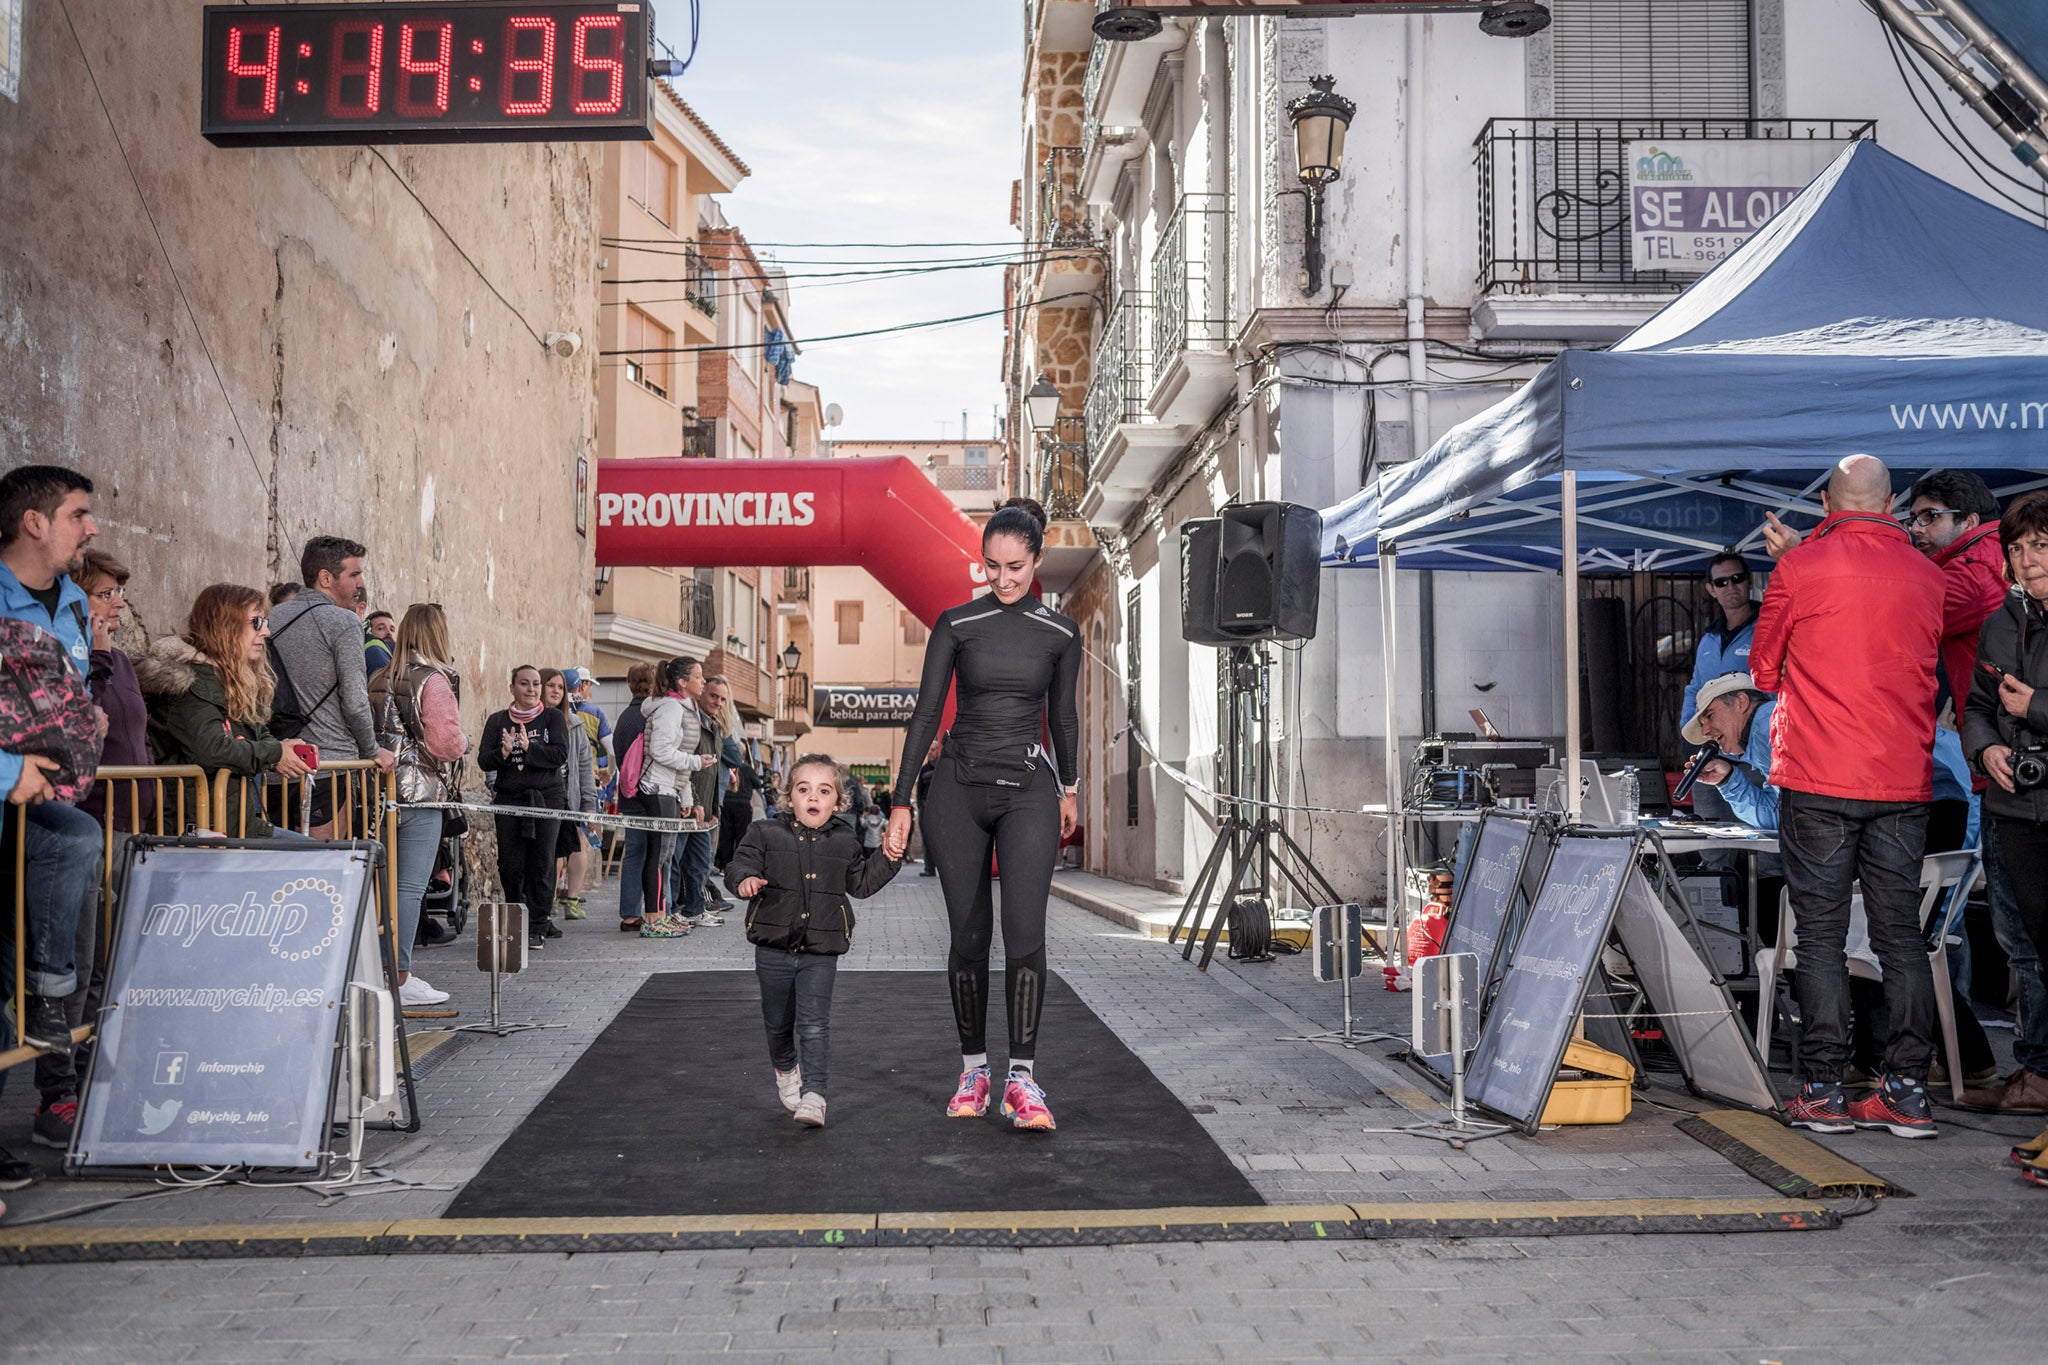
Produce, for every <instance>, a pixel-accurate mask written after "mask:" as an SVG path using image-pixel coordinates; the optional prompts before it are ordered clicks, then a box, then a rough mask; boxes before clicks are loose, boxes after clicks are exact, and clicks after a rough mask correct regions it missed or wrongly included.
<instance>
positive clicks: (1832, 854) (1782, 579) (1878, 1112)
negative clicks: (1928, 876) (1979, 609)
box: [1749, 455, 1943, 1137]
mask: <svg viewBox="0 0 2048 1365" xmlns="http://www.w3.org/2000/svg"><path fill="white" fill-rule="evenodd" d="M1891 502H1892V480H1891V471H1890V470H1888V469H1886V468H1885V467H1884V464H1883V462H1882V461H1880V460H1878V459H1876V458H1875V457H1873V456H1869V455H1851V456H1850V457H1849V458H1848V459H1846V460H1843V461H1842V462H1841V463H1840V464H1839V465H1837V466H1835V471H1834V474H1833V475H1832V476H1831V477H1830V478H1829V480H1828V487H1827V492H1826V493H1824V494H1822V496H1821V508H1822V510H1823V511H1825V512H1826V513H1827V516H1826V517H1825V518H1824V519H1823V520H1822V521H1821V524H1820V525H1819V526H1817V527H1815V528H1814V529H1813V530H1812V531H1810V532H1808V533H1807V535H1806V536H1805V537H1804V538H1803V543H1799V544H1797V545H1795V546H1794V547H1793V548H1790V549H1781V546H1782V545H1783V544H1784V542H1785V541H1786V540H1788V539H1789V537H1784V536H1767V537H1766V543H1767V544H1769V545H1770V546H1771V549H1772V552H1773V553H1774V554H1782V555H1783V558H1781V559H1780V560H1779V561H1778V568H1777V571H1776V572H1775V573H1773V574H1772V575H1771V584H1770V588H1769V589H1768V590H1767V591H1766V592H1765V593H1764V602H1763V608H1762V611H1761V613H1760V614H1759V616H1758V619H1757V627H1756V642H1755V644H1754V645H1753V646H1752V647H1751V649H1750V655H1749V667H1750V672H1751V674H1752V675H1753V676H1754V677H1755V679H1756V684H1757V686H1758V687H1760V688H1762V689H1763V690H1765V691H1767V692H1772V693H1775V694H1776V695H1777V698H1778V710H1777V715H1776V716H1775V717H1774V718H1773V720H1772V723H1771V780H1772V781H1773V782H1774V783H1776V784H1777V785H1778V787H1779V788H1780V793H1781V794H1780V797H1779V803H1778V811H1779V822H1778V839H1779V851H1780V853H1781V854H1782V855H1783V857H1784V860H1785V884H1786V889H1787V890H1788V891H1789V892H1790V894H1791V898H1792V907H1793V913H1794V914H1795V915H1796V916H1797V919H1798V925H1799V971H1798V973H1797V976H1796V979H1795V986H1794V989H1795V991H1796V993H1797V996H1798V1000H1799V1013H1800V1017H1801V1020H1802V1023H1803V1032H1802V1034H1801V1039H1800V1049H1799V1051H1800V1056H1799V1070H1800V1072H1801V1076H1802V1082H1803V1083H1802V1084H1801V1085H1800V1087H1799V1094H1798V1096H1797V1097H1796V1098H1795V1099H1793V1100H1792V1102H1791V1103H1790V1105H1788V1106H1787V1108H1788V1112H1789V1114H1790V1117H1791V1120H1792V1122H1793V1123H1794V1124H1795V1125H1797V1126H1799V1127H1803V1128H1810V1129H1812V1130H1814V1131H1815V1132H1821V1133H1846V1132H1849V1131H1850V1130H1851V1129H1852V1128H1883V1129H1886V1130H1888V1131H1890V1132H1891V1133H1893V1134H1895V1135H1897V1136H1899V1137H1933V1136H1934V1133H1935V1128H1934V1118H1933V1113H1932V1110H1931V1109H1930V1107H1929V1105H1928V1102H1927V1070H1928V1067H1929V1065H1930V1064H1931V1063H1932V1061H1933V1059H1934V1045H1933V1033H1934V978H1933V976H1932V974H1931V973H1930V972H1929V971H1928V967H1927V949H1926V946H1925V944H1924V943H1923V942H1922V941H1921V937H1920V859H1921V854H1922V851H1923V849H1924V847H1925V845H1926V842H1927V815H1928V805H1929V803H1930V802H1931V801H1932V799H1933V796H1934V784H1933V773H1934V758H1933V748H1934V708H1935V693H1936V690H1937V686H1938V684H1937V681H1936V660H1937V659H1938V658H1939V657H1940V653H1941V639H1942V594H1943V584H1942V573H1941V570H1940V569H1937V568H1936V567H1935V566H1934V565H1933V564H1931V563H1929V562H1928V560H1927V557H1926V556H1925V555H1923V554H1921V553H1920V552H1919V551H1918V550H1916V549H1914V548H1913V542H1912V541H1911V539H1909V538H1908V536H1907V534H1906V532H1905V531H1904V530H1903V529H1902V528H1901V527H1900V526H1899V524H1898V522H1896V521H1894V520H1893V519H1892V516H1891ZM1771 521H1772V524H1773V526H1774V527H1775V523H1776V518H1775V517H1774V518H1772V519H1771ZM1858 881H1861V882H1862V886H1863V908H1864V916H1865V919H1866V920H1867V922H1868V924H1869V929H1870V942H1871V946H1872V947H1874V948H1875V949H1876V950H1877V960H1878V964H1879V966H1880V967H1881V968H1882V969H1883V971H1884V1001H1885V1014H1886V1016H1887V1018H1888V1020H1889V1023H1890V1036H1889V1037H1888V1038H1887V1039H1886V1040H1885V1052H1884V1062H1883V1076H1882V1078H1881V1080H1880V1082H1879V1085H1878V1088H1877V1089H1876V1090H1875V1091H1874V1092H1872V1094H1871V1096H1870V1098H1868V1099H1862V1100H1858V1101H1856V1102H1855V1104H1853V1105H1852V1104H1849V1103H1848V1102H1847V1101H1846V1100H1845V1098H1844V1096H1843V1094H1842V1071H1843V1068H1844V1067H1845V1066H1846V1065H1847V1064H1848V1061H1849V1052H1850V1049H1849V970H1848V963H1847V960H1846V959H1845V957H1844V955H1843V950H1844V948H1845V947H1846V945H1847V941H1848V933H1849V898H1850V892H1851V888H1852V886H1853V885H1854V883H1856V882H1858ZM1766 1007H1767V1008H1768V1002H1766Z"/></svg>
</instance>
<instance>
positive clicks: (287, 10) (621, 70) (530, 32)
mask: <svg viewBox="0 0 2048 1365" xmlns="http://www.w3.org/2000/svg"><path fill="white" fill-rule="evenodd" d="M205 16H206V17H205V23H206V40H205V61H206V68H205V74H204V79H203V80H202V82H201V88H202V98H203V107H202V110H201V113H200V122H199V131H200V133H201V134H202V135H203V136H205V137H206V138H207V139H208V140H209V141H211V142H213V143H215V144H217V145H219V146H243V147H246V146H293V145H307V144H337V143H368V142H470V141H476V142H493V141H495V142H510V141H520V142H526V141H565V142H584V141H594V140H599V139H612V138H645V137H648V136H651V132H650V130H649V128H648V126H647V125H648V105H647V93H648V91H647V87H648V80H649V77H648V74H647V54H648V44H649V40H650V38H651V36H652V34H653V31H654V13H653V10H652V8H651V7H650V6H648V5H646V4H643V3H619V2H618V0H614V3H611V4H567V3H555V2H554V0H538V3H524V4H522V3H510V2H509V0H507V2H505V3H500V2H499V0H475V2H473V3H468V4H438V5H435V4H424V5H418V4H332V5H274V4H273V5H210V6H208V7H207V8H206V11H205Z"/></svg>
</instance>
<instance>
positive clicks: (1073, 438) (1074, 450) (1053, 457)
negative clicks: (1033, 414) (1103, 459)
mask: <svg viewBox="0 0 2048 1365" xmlns="http://www.w3.org/2000/svg"><path fill="white" fill-rule="evenodd" d="M1037 470H1038V480H1037V482H1038V501H1039V503H1040V504H1041V505H1042V506H1044V508H1045V514H1046V515H1047V516H1048V517H1050V518H1052V519H1053V520H1054V521H1066V520H1072V519H1074V518H1076V517H1079V516H1080V515H1081V495H1082V494H1083V493H1085V492H1087V491H1088V425H1087V422H1086V420H1085V419H1083V418H1080V417H1062V418H1060V419H1059V420H1058V421H1057V422H1055V423H1054V424H1053V429H1052V435H1051V436H1048V437H1043V438H1041V439H1040V440H1039V442H1038V465H1037Z"/></svg>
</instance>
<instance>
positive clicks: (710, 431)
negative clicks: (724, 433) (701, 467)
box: [683, 417, 718, 460]
mask: <svg viewBox="0 0 2048 1365" xmlns="http://www.w3.org/2000/svg"><path fill="white" fill-rule="evenodd" d="M716 454H718V423H717V422H716V421H714V420H713V419H711V418H709V417H700V418H698V419H697V420H696V421H694V422H685V423H683V458H684V459H686V460H708V459H710V458H712V457H713V456H714V455H716Z"/></svg>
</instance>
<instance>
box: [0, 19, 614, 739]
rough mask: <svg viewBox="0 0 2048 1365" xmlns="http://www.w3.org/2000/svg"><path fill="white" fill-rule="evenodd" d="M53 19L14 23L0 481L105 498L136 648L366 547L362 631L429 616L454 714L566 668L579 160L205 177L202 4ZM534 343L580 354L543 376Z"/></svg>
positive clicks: (424, 151)
mask: <svg viewBox="0 0 2048 1365" xmlns="http://www.w3.org/2000/svg"><path fill="white" fill-rule="evenodd" d="M69 17H70V20H71V21H72V22H75V24H76V35H77V36H76V39H75V40H74V37H73V29H72V27H71V26H70V24H69V23H67V19H66V15H65V13H64V11H62V10H60V9H59V8H58V6H56V5H55V4H34V5H31V6H29V7H28V25H27V28H28V32H27V53H26V61H25V71H24V75H23V79H22V88H21V100H20V103H19V104H14V103H9V102H7V101H5V100H0V186H4V189H0V464H6V465H12V464H17V463H22V462H27V461H49V462H55V463H60V464H69V465H73V466H76V467H78V468H80V469H82V470H84V471H86V472H87V473H88V474H90V475H91V476H92V477H93V478H94V479H95V480H96V481H97V482H98V483H99V496H98V498H97V500H96V501H97V505H98V509H99V511H100V521H101V527H102V536H101V542H100V543H101V544H102V545H103V546H104V547H105V548H106V549H108V550H110V551H111V552H113V553H114V554H116V555H118V556H119V557H120V558H122V559H124V560H126V561H127V562H128V563H129V564H130V566H131V567H133V568H134V570H135V571H136V576H135V581H134V582H133V583H131V584H130V587H129V597H130V601H131V603H133V605H134V607H135V612H136V615H137V617H138V618H139V620H140V622H141V624H142V626H143V627H144V628H146V630H147V632H148V633H150V634H160V633H162V632H164V631H167V630H175V629H179V628H181V627H182V625H183V621H184V615H185V609H186V607H187V605H188V604H189V603H190V601H191V599H192V597H193V595H194V594H195V593H196V592H197V591H198V590H199V589H200V588H201V587H203V586H205V585H206V584H208V583H211V582H218V581H223V580H230V581H239V582H244V583H249V584H252V585H256V586H264V585H267V584H268V583H270V582H272V581H274V580H276V579H279V578H296V577H298V571H297V560H298V551H299V547H300V546H301V545H303V543H304V542H305V540H306V539H307V538H308V537H310V536H313V535H317V534H322V533H329V534H337V535H346V536H350V537H353V538H354V539H356V540H360V541H362V542H364V543H365V544H366V545H368V546H369V549H370V555H369V581H370V595H371V601H372V603H373V604H374V605H376V606H379V607H386V608H389V609H392V610H393V611H400V610H402V609H403V608H404V606H405V605H406V604H407V603H408V602H413V601H438V602H441V603H443V604H444V605H445V606H446V607H447V608H448V611H449V615H450V618H451V623H452V624H453V626H454V629H455V635H456V640H457V655H458V659H457V662H458V664H459V665H460V666H461V667H462V669H463V672H464V675H465V677H466V678H470V679H473V681H472V683H471V685H470V687H469V688H468V689H467V692H468V697H467V699H468V702H469V707H470V709H471V710H472V711H474V712H477V713H478V714H479V715H480V714H481V712H482V710H483V708H484V707H485V706H486V705H489V706H497V705H501V704H502V698H503V694H504V688H503V686H502V683H503V676H502V675H503V673H504V671H505V669H506V667H507V665H509V664H510V663H512V662H514V661H517V660H524V659H533V660H536V661H538V662H540V663H543V664H553V665H556V666H561V665H564V664H568V663H570V662H573V661H575V660H576V659H577V657H578V653H579V651H581V650H582V649H584V648H586V647H587V646H586V642H587V641H588V640H589V630H590V610H591V597H590V583H591V568H590V563H591V556H590V548H589V542H588V541H587V539H586V538H585V537H584V536H582V535H579V533H578V532H577V529H576V508H575V493H576V482H575V480H576V461H577V457H578V456H579V455H583V456H587V457H589V458H591V459H592V460H593V462H594V460H595V453H594V447H593V445H592V433H593V432H594V431H595V426H596V397H595V395H596V389H595V385H594V383H593V373H594V371H593V366H594V365H595V363H596V360H595V353H596V351H597V346H596V341H597V327H596V317H597V291H596V277H597V269H596V262H597V259H598V256H599V255H600V251H599V248H598V244H597V234H598V224H597V217H596V206H595V202H594V199H595V193H596V189H597V182H598V178H599V164H600V149H598V148H596V147H593V146H589V145H569V144H562V145H478V146H456V147H393V148H387V149H384V150H383V152H382V155H381V156H380V155H379V154H378V153H376V152H373V151H371V150H368V149H365V148H317V149H264V150H222V149H219V148H216V147H214V146H212V145H211V144H209V143H207V142H205V141H204V140H202V139H201V138H200V136H199V133H198V119H199V106H200V96H199V61H200V58H199V46H200V44H199V40H200V12H199V6H198V5H197V4H178V5H165V4H161V3H155V2H153V0H95V3H93V4H90V5H80V4H76V3H74V4H72V5H71V6H70V16H69ZM81 49H82V52H81ZM88 62H89V65H90V71H88ZM95 83H96V85H97V93H96V90H95ZM102 94H103V95H104V97H105V101H106V108H105V109H104V110H103V109H102V107H101V102H100V95H102ZM110 120H111V126H110ZM117 133H118V138H119V142H118V143H117V141H116V134H117ZM123 146H125V148H126V152H127V162H128V164H127V165H124V163H123V157H122V151H121V148H122V147H123ZM387 162H388V164H387ZM130 165H132V167H133V178H132V179H131V176H130V170H129V166H130ZM138 185H139V189H140V193H139V194H138ZM408 186H410V187H411V188H410V190H408ZM415 193H416V194H417V196H418V198H417V200H416V199H415V197H414V194H415ZM145 200H146V201H147V205H148V209H149V211H150V212H151V213H153V215H154V218H155V230H154V231H153V230H152V227H151V223H150V219H149V216H148V215H146V214H145V211H144V201H145ZM429 210H431V214H432V216H430V214H429ZM435 218H438V219H439V222H440V224H442V225H444V226H445V231H444V230H443V226H436V223H435V221H434V219H435ZM159 233H160V234H161V240H162V247H161V248H159V245H158V234H159ZM451 234H452V238H451ZM456 243H459V244H460V249H459V250H458V247H457V245H456ZM465 252H466V253H467V255H468V257H469V260H470V261H473V262H474V266H472V265H471V264H470V263H469V262H468V261H465V260H464V256H463V253H465ZM166 254H168V256H169V261H168V263H167V262H166V259H165V257H166ZM173 269H175V272H176V275H175V278H176V280H177V281H178V282H182V284H183V287H184V293H185V296H186V297H187V298H188V299H189V301H190V313H189V314H188V312H187V309H186V306H185V303H184V302H181V300H180V298H179V294H178V290H177V287H176V284H175V283H174V279H173V273H172V272H173ZM487 280H488V283H487V282H486V281H487ZM492 286H495V287H496V290H497V291H500V292H502V294H503V295H504V299H503V300H501V299H500V298H498V297H497V296H496V294H494V292H493V287H492ZM522 318H523V319H524V321H523V322H522V320H521V319H522ZM195 320H196V327H195ZM529 327H530V328H531V331H529ZM552 330H561V331H574V332H577V333H579V334H580V335H581V336H582V337H583V339H584V342H585V345H584V348H583V350H582V352H581V353H580V354H578V355H577V356H576V357H575V358H574V359H572V360H562V359H558V358H556V357H554V356H552V355H550V354H548V353H547V352H546V351H544V350H543V348H542V346H541V344H540V342H539V340H538V339H537V337H536V335H534V334H535V333H541V334H544V333H546V332H548V331H552ZM209 350H210V352H211V355H210V358H209V355H208V352H209ZM216 369H217V370H218V375H219V378H218V380H216V378H215V372H216ZM223 390H225V393H223ZM230 403H232V413H231V411H230ZM237 418H239V426H238V423H237V420H236V419H237Z"/></svg>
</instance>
